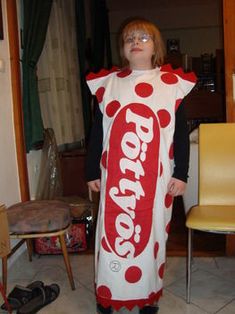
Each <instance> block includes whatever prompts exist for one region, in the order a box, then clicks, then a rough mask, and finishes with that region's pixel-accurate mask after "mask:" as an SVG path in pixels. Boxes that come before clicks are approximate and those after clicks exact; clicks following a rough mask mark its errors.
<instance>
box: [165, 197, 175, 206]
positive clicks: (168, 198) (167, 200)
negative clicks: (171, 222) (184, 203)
mask: <svg viewBox="0 0 235 314" xmlns="http://www.w3.org/2000/svg"><path fill="white" fill-rule="evenodd" d="M172 202H173V197H172V196H171V195H170V194H166V196H165V206H166V208H169V207H170V206H171V204H172Z"/></svg>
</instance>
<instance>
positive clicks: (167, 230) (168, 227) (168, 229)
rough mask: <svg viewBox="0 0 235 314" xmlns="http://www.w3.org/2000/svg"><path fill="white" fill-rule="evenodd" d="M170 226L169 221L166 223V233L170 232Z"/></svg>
mask: <svg viewBox="0 0 235 314" xmlns="http://www.w3.org/2000/svg"><path fill="white" fill-rule="evenodd" d="M170 227H171V223H170V222H168V224H167V225H166V233H168V234H169V232H170Z"/></svg>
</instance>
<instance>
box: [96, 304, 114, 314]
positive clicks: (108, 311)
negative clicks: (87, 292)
mask: <svg viewBox="0 0 235 314" xmlns="http://www.w3.org/2000/svg"><path fill="white" fill-rule="evenodd" d="M96 308H97V313H99V314H112V313H113V310H112V308H111V306H109V307H107V308H105V307H103V306H102V305H100V304H97V306H96Z"/></svg>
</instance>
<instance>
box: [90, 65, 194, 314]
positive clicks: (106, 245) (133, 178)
mask: <svg viewBox="0 0 235 314" xmlns="http://www.w3.org/2000/svg"><path fill="white" fill-rule="evenodd" d="M195 82H196V77H195V75H194V74H193V73H184V72H183V71H182V69H175V70H173V69H172V68H171V66H170V65H164V66H162V67H161V68H158V67H157V68H155V69H152V70H144V71H139V70H129V69H125V70H122V71H120V70H118V69H116V68H112V69H111V70H110V71H107V70H102V71H100V72H99V73H96V74H95V73H90V74H89V75H88V76H87V83H88V86H89V88H90V90H91V92H92V94H94V95H96V97H97V100H98V103H99V106H100V110H101V112H102V114H103V151H102V157H101V162H100V167H101V191H100V207H99V215H98V221H97V231H96V232H97V234H96V254H95V268H96V277H95V283H96V297H97V302H98V303H100V304H101V305H103V306H104V307H107V306H112V307H113V308H114V309H116V310H118V309H120V308H121V307H126V308H127V309H129V310H131V309H132V308H133V307H134V306H139V307H143V306H144V305H146V304H152V303H153V302H155V301H157V300H158V299H159V297H160V296H161V294H162V286H163V274H164V265H165V255H166V240H167V237H168V232H169V225H170V220H171V213H172V203H173V199H172V197H171V196H170V195H168V194H167V184H168V182H169V180H170V178H171V176H172V172H173V166H174V152H173V135H174V129H175V112H176V110H177V108H178V106H179V105H180V103H181V101H182V99H183V98H184V97H185V96H186V95H187V94H188V93H189V92H190V91H191V89H192V88H193V86H194V85H195Z"/></svg>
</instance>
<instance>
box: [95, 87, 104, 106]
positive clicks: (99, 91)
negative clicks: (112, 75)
mask: <svg viewBox="0 0 235 314" xmlns="http://www.w3.org/2000/svg"><path fill="white" fill-rule="evenodd" d="M104 92H105V88H104V87H100V88H98V89H97V91H96V93H95V95H96V98H97V101H98V103H101V102H102V100H103V96H104Z"/></svg>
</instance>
